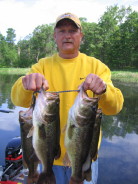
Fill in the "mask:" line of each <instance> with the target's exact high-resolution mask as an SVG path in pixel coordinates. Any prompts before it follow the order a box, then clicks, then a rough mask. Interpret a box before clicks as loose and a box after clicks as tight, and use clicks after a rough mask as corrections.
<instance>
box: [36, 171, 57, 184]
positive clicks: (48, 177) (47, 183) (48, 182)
mask: <svg viewBox="0 0 138 184" xmlns="http://www.w3.org/2000/svg"><path fill="white" fill-rule="evenodd" d="M37 184H56V179H55V175H54V173H53V171H52V172H50V173H45V172H42V173H40V175H39V178H38V181H37Z"/></svg>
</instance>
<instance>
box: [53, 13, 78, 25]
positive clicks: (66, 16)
mask: <svg viewBox="0 0 138 184" xmlns="http://www.w3.org/2000/svg"><path fill="white" fill-rule="evenodd" d="M63 19H70V20H72V21H73V22H74V23H75V24H76V26H77V27H78V28H81V22H80V19H79V18H78V17H77V16H76V15H74V14H72V13H64V14H62V15H60V16H58V18H57V19H56V23H55V27H56V26H57V24H58V23H59V21H61V20H63Z"/></svg>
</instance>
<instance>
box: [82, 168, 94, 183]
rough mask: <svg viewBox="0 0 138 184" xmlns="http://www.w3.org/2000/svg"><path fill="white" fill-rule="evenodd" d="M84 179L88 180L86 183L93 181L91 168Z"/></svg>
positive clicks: (84, 175)
mask: <svg viewBox="0 0 138 184" xmlns="http://www.w3.org/2000/svg"><path fill="white" fill-rule="evenodd" d="M83 177H84V178H85V179H86V181H91V180H92V171H91V168H90V169H88V170H87V171H85V172H84V173H83Z"/></svg>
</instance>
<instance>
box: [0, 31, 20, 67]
mask: <svg viewBox="0 0 138 184" xmlns="http://www.w3.org/2000/svg"><path fill="white" fill-rule="evenodd" d="M15 37H16V34H15V30H14V29H12V28H8V30H7V35H6V37H4V36H3V35H2V34H0V66H4V67H13V66H16V62H17V58H18V57H17V49H16V45H15V43H14V41H15Z"/></svg>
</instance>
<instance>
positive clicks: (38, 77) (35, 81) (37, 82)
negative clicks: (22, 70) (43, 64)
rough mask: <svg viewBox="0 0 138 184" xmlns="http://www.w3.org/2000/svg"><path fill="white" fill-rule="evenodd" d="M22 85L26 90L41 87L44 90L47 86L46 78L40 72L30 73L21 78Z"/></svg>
mask: <svg viewBox="0 0 138 184" xmlns="http://www.w3.org/2000/svg"><path fill="white" fill-rule="evenodd" d="M22 83H23V86H24V88H25V89H26V90H31V91H37V90H40V88H41V87H43V89H44V90H47V89H48V88H49V86H48V82H47V80H46V79H45V78H44V76H43V75H42V74H40V73H32V74H29V75H26V76H25V77H23V78H22Z"/></svg>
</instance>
